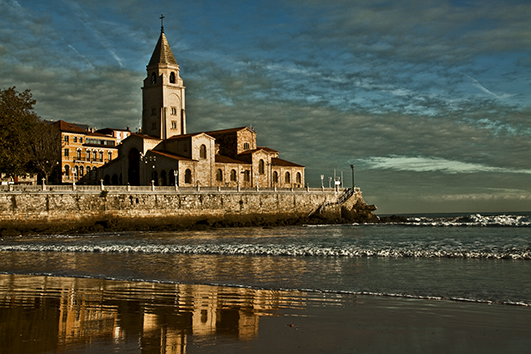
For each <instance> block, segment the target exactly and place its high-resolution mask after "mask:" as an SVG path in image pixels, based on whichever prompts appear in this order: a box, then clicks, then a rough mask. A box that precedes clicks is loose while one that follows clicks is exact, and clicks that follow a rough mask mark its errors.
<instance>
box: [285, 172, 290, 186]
mask: <svg viewBox="0 0 531 354" xmlns="http://www.w3.org/2000/svg"><path fill="white" fill-rule="evenodd" d="M284 182H286V183H290V182H291V176H290V174H289V172H286V174H285V175H284Z"/></svg>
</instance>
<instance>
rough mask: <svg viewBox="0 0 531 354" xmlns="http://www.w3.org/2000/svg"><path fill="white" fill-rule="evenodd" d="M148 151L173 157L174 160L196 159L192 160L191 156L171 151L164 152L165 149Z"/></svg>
mask: <svg viewBox="0 0 531 354" xmlns="http://www.w3.org/2000/svg"><path fill="white" fill-rule="evenodd" d="M148 151H149V152H151V153H154V154H155V155H161V156H164V157H168V158H170V159H174V160H183V161H196V160H193V159H191V158H188V157H184V156H179V155H175V154H172V153H169V152H166V151H157V150H148Z"/></svg>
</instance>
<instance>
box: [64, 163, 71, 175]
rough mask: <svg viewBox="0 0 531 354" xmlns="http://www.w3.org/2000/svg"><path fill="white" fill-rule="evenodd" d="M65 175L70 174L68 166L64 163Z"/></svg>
mask: <svg viewBox="0 0 531 354" xmlns="http://www.w3.org/2000/svg"><path fill="white" fill-rule="evenodd" d="M65 176H66V177H68V176H70V166H68V165H65Z"/></svg>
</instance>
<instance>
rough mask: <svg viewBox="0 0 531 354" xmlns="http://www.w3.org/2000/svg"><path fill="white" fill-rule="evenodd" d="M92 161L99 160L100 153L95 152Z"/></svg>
mask: <svg viewBox="0 0 531 354" xmlns="http://www.w3.org/2000/svg"><path fill="white" fill-rule="evenodd" d="M92 159H93V160H97V159H98V152H97V151H93V152H92Z"/></svg>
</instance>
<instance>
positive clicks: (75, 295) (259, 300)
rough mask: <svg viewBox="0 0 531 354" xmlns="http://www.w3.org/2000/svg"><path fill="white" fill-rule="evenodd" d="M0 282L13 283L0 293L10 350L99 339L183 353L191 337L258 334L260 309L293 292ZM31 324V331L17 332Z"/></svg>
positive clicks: (2, 338) (2, 339) (2, 282)
mask: <svg viewBox="0 0 531 354" xmlns="http://www.w3.org/2000/svg"><path fill="white" fill-rule="evenodd" d="M0 288H1V289H4V291H5V289H16V291H13V292H12V293H11V295H10V296H6V297H2V298H0V330H1V332H2V333H0V343H2V347H3V349H5V350H7V351H6V352H8V353H15V352H17V353H18V352H20V353H22V352H23V351H22V350H17V348H18V349H21V348H25V349H26V351H25V352H27V353H29V352H31V353H35V354H37V353H45V352H46V353H48V352H58V351H68V350H71V349H74V348H80V347H82V346H86V345H90V343H96V342H97V341H100V342H101V343H107V344H106V345H108V346H109V347H111V346H113V345H115V346H117V347H121V348H124V347H127V348H139V347H140V349H141V352H142V353H165V354H172V353H185V352H186V349H187V346H189V345H191V343H188V340H192V339H191V338H193V344H194V346H195V347H200V343H208V342H213V341H215V337H217V336H226V337H227V338H233V339H236V340H250V339H253V338H255V337H256V335H257V334H258V325H259V321H260V316H263V315H265V314H266V313H268V312H271V311H274V310H278V309H281V308H287V307H289V306H290V300H289V299H291V297H289V296H288V294H287V293H283V292H282V291H267V290H253V289H245V288H223V287H214V286H207V285H182V284H177V285H170V284H155V283H134V284H133V285H131V283H127V282H118V281H117V282H113V281H105V280H98V279H75V278H60V277H57V278H56V277H32V276H12V275H4V276H0ZM35 289H40V290H37V291H36V290H35ZM299 306H300V304H299ZM5 311H9V321H8V322H7V321H6V322H4V323H5V324H6V325H7V324H9V325H8V326H3V325H2V321H1V319H2V317H3V315H5ZM29 313H31V314H32V315H31V316H30V315H28V314H29ZM4 318H5V317H4ZM30 327H31V328H32V334H31V336H33V337H32V338H26V337H21V336H19V334H20V333H26V332H24V329H27V328H30ZM8 339H9V340H8ZM29 349H31V350H29Z"/></svg>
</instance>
